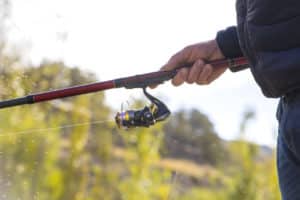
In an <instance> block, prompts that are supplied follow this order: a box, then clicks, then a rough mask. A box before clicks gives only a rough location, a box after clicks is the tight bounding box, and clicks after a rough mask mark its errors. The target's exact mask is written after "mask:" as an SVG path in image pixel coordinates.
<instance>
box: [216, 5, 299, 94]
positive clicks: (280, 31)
mask: <svg viewBox="0 0 300 200" xmlns="http://www.w3.org/2000/svg"><path fill="white" fill-rule="evenodd" d="M236 10H237V26H236V27H229V28H227V29H226V30H224V31H220V32H218V34H217V42H218V44H219V47H220V49H221V51H222V52H223V54H224V55H225V56H226V57H228V58H232V57H237V56H243V55H244V56H246V57H247V58H248V59H249V62H250V69H251V72H252V74H253V76H254V78H255V80H256V82H257V83H258V85H259V86H260V88H261V89H262V92H263V93H264V95H265V96H267V97H281V96H283V95H285V94H287V93H289V92H293V91H297V90H300V0H285V1H283V0H238V1H237V3H236Z"/></svg>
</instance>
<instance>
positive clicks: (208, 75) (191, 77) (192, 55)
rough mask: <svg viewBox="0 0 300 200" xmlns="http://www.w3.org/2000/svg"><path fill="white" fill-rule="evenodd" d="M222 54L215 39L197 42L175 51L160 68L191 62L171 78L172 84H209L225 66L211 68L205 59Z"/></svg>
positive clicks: (224, 69) (208, 59)
mask: <svg viewBox="0 0 300 200" xmlns="http://www.w3.org/2000/svg"><path fill="white" fill-rule="evenodd" d="M223 58H224V55H223V54H222V52H221V50H220V49H219V47H218V44H217V42H216V41H215V40H211V41H208V42H203V43H198V44H194V45H190V46H187V47H185V48H184V49H183V50H181V51H179V52H178V53H176V54H175V55H174V56H172V57H171V59H170V60H169V61H168V63H167V64H165V65H164V66H163V67H162V68H161V70H163V71H168V70H173V69H176V68H178V67H180V66H184V64H187V63H193V66H192V67H191V68H182V69H181V70H179V71H178V73H177V75H176V76H175V77H174V78H173V80H172V84H173V85H175V86H179V85H181V84H182V83H184V82H187V83H189V84H192V83H197V84H199V85H205V84H209V83H211V82H212V81H214V80H215V79H217V78H218V77H219V76H220V75H221V74H223V73H224V72H225V71H226V69H227V67H223V68H219V67H218V68H213V66H212V65H210V64H206V63H205V61H206V62H207V61H212V60H217V59H223Z"/></svg>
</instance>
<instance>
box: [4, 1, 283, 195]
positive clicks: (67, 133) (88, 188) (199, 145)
mask: <svg viewBox="0 0 300 200" xmlns="http://www.w3.org/2000/svg"><path fill="white" fill-rule="evenodd" d="M0 5H1V6H0V10H1V11H3V12H1V14H0V27H4V24H5V23H3V22H4V21H5V19H6V17H7V15H9V10H10V9H9V1H8V0H0ZM4 41H5V34H4V32H3V30H2V29H1V30H0V99H7V98H14V97H18V96H22V95H26V94H28V93H31V92H39V91H43V90H50V89H55V88H61V87H66V86H70V85H76V84H84V83H88V82H93V81H96V80H97V78H96V76H95V75H94V74H92V73H88V72H84V71H81V70H80V69H79V68H70V67H68V66H65V65H64V63H62V62H44V63H42V64H41V65H40V66H25V65H24V64H22V62H20V60H19V58H18V56H12V55H7V54H6V53H5V49H6V45H5V42H4ZM104 100H105V99H104V94H103V93H95V94H89V95H82V96H78V97H72V98H66V99H62V100H56V101H52V102H47V103H41V104H35V105H27V106H23V107H15V108H9V109H4V110H1V111H0V121H1V126H0V200H99V199H104V200H123V199H124V200H140V199H143V200H148V199H149V200H152V199H154V200H156V199H157V200H193V199H200V200H241V199H242V200H247V199H249V200H250V199H251V200H279V199H280V194H279V190H278V184H277V177H276V169H275V161H274V158H275V156H274V152H273V153H272V152H271V153H268V154H262V153H261V149H262V148H261V147H259V146H257V145H255V144H251V143H249V142H246V141H245V140H244V139H243V133H244V132H245V129H246V125H247V123H248V121H249V120H250V119H252V117H253V116H254V112H252V111H250V112H246V113H245V115H244V120H243V121H242V123H241V124H240V132H241V134H240V136H241V137H240V138H239V139H237V140H236V141H230V142H229V141H223V140H222V139H221V138H219V137H218V134H217V133H216V131H215V130H214V126H213V123H212V122H211V121H210V120H209V119H208V117H207V116H206V115H205V114H204V113H201V112H200V111H198V110H196V109H194V110H180V111H178V112H176V113H174V114H173V115H172V117H171V118H170V120H169V121H168V122H167V123H162V124H158V125H156V126H153V127H151V128H149V129H146V128H138V129H132V130H130V131H124V130H118V129H117V128H116V127H115V125H114V122H113V121H112V120H111V119H112V109H111V108H110V107H109V106H108V105H106V104H105V103H104V102H105V101H104ZM141 103H143V102H140V101H138V102H136V106H137V107H138V106H141V105H142V104H141ZM237 126H238V125H237Z"/></svg>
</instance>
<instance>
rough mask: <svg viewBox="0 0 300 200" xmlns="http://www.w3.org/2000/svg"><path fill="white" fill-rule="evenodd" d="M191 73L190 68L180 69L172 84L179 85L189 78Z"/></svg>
mask: <svg viewBox="0 0 300 200" xmlns="http://www.w3.org/2000/svg"><path fill="white" fill-rule="evenodd" d="M188 74H189V69H187V68H183V69H181V70H179V71H178V72H177V74H176V76H175V77H174V78H173V79H172V84H173V85H174V86H179V85H181V84H182V83H184V82H185V81H186V80H187V77H188Z"/></svg>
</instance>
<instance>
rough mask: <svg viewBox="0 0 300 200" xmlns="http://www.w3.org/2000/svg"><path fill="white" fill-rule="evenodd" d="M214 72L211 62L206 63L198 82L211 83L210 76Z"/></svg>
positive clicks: (200, 83) (201, 83)
mask: <svg viewBox="0 0 300 200" xmlns="http://www.w3.org/2000/svg"><path fill="white" fill-rule="evenodd" d="M212 73H213V67H212V66H211V65H209V64H206V65H204V67H203V70H202V72H201V73H200V74H199V75H198V79H197V81H196V82H197V84H198V85H205V84H208V83H209V81H208V80H209V77H210V76H211V75H212Z"/></svg>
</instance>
